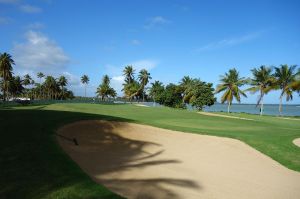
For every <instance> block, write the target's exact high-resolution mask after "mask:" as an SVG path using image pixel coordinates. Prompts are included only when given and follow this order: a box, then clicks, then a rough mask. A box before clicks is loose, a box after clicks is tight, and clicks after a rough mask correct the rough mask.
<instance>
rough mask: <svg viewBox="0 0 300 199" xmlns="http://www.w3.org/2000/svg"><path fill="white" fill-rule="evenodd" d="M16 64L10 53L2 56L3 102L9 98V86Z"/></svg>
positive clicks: (0, 65)
mask: <svg viewBox="0 0 300 199" xmlns="http://www.w3.org/2000/svg"><path fill="white" fill-rule="evenodd" d="M14 64H15V62H14V60H13V59H12V57H11V55H10V54H8V53H3V54H0V77H1V78H2V80H3V100H4V101H5V100H6V98H7V93H8V92H7V91H8V84H9V81H10V79H11V78H12V70H13V67H12V65H14Z"/></svg>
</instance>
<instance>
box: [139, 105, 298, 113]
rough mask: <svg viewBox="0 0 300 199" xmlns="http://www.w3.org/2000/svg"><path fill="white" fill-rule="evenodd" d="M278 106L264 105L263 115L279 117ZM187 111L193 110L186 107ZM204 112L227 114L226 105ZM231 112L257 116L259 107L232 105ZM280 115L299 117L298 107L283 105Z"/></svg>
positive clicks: (213, 107) (215, 106)
mask: <svg viewBox="0 0 300 199" xmlns="http://www.w3.org/2000/svg"><path fill="white" fill-rule="evenodd" d="M143 104H145V105H147V106H156V107H158V106H161V105H159V104H157V103H153V102H144V103H143ZM278 107H279V105H278V104H265V105H264V115H279V111H278ZM188 109H193V108H192V107H188ZM204 111H207V112H227V104H219V103H217V104H214V105H213V106H210V107H205V108H204ZM230 111H231V112H236V113H250V114H259V107H256V105H255V104H233V105H232V106H231V109H230ZM282 114H283V115H285V116H300V105H299V104H298V105H283V106H282Z"/></svg>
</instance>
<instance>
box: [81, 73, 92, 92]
mask: <svg viewBox="0 0 300 199" xmlns="http://www.w3.org/2000/svg"><path fill="white" fill-rule="evenodd" d="M89 81H90V79H89V77H88V76H87V75H83V76H82V77H81V83H82V84H84V85H85V86H84V96H85V97H86V86H87V84H88V83H89Z"/></svg>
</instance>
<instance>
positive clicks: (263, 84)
mask: <svg viewBox="0 0 300 199" xmlns="http://www.w3.org/2000/svg"><path fill="white" fill-rule="evenodd" d="M251 71H252V74H253V79H251V81H250V85H251V87H250V88H248V89H246V91H250V92H251V93H256V92H259V96H258V100H257V104H256V106H258V105H260V115H262V114H263V109H264V103H263V98H264V95H265V94H267V93H268V92H269V91H270V90H272V88H273V84H274V77H273V75H272V68H270V67H266V66H260V67H259V68H258V69H256V68H254V69H252V70H251Z"/></svg>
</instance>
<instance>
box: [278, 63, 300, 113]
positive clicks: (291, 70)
mask: <svg viewBox="0 0 300 199" xmlns="http://www.w3.org/2000/svg"><path fill="white" fill-rule="evenodd" d="M296 67H297V66H296V65H292V66H288V65H287V64H283V65H280V67H275V73H274V76H275V78H276V86H277V88H279V89H281V93H280V97H279V114H280V115H282V98H283V97H284V96H286V101H289V100H292V99H293V89H292V86H293V84H294V83H295V81H296V77H297V76H298V75H299V74H300V71H298V72H295V70H296Z"/></svg>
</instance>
